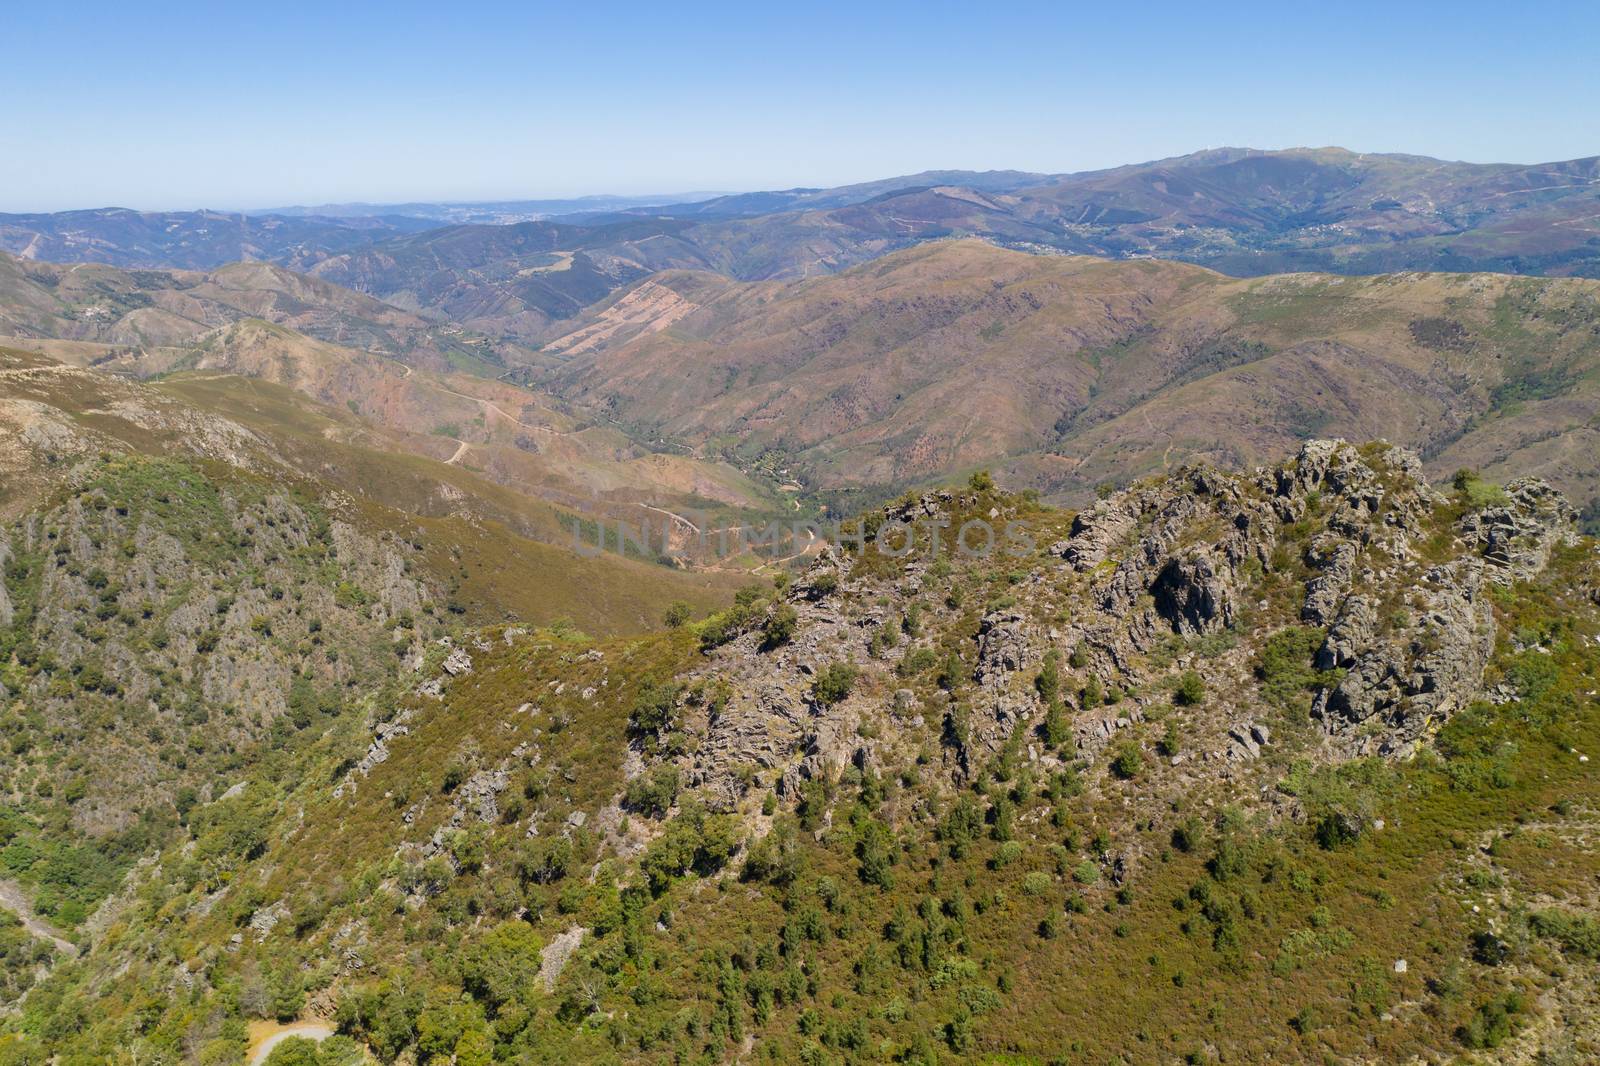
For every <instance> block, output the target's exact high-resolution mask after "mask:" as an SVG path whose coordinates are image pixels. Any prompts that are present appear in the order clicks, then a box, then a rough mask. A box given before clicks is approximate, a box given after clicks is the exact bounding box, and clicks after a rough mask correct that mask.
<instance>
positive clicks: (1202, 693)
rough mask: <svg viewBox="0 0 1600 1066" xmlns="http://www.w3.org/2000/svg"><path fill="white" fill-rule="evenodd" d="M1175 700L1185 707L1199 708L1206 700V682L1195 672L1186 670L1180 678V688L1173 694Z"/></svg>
mask: <svg viewBox="0 0 1600 1066" xmlns="http://www.w3.org/2000/svg"><path fill="white" fill-rule="evenodd" d="M1173 699H1175V700H1177V702H1178V703H1179V704H1181V705H1182V706H1184V707H1198V706H1199V705H1200V704H1202V703H1204V702H1205V700H1206V682H1205V679H1204V678H1202V677H1201V676H1200V675H1199V674H1197V673H1195V672H1194V671H1193V670H1186V671H1184V674H1183V676H1182V677H1180V678H1178V687H1177V689H1176V690H1175V691H1174V692H1173Z"/></svg>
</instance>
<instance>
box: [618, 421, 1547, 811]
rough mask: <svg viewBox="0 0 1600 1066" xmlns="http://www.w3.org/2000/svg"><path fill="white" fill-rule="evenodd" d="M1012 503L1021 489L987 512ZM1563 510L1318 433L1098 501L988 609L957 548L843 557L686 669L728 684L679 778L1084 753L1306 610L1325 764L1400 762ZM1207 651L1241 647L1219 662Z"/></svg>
mask: <svg viewBox="0 0 1600 1066" xmlns="http://www.w3.org/2000/svg"><path fill="white" fill-rule="evenodd" d="M978 504H979V498H978V494H976V493H971V492H969V493H965V494H962V493H951V492H944V493H939V494H930V495H926V496H922V497H920V498H918V499H916V500H914V501H910V502H909V503H907V504H904V505H902V506H900V507H899V508H897V509H893V510H891V511H890V512H889V513H888V514H887V516H886V518H887V519H889V520H894V521H909V520H912V519H917V518H920V519H924V520H933V519H938V520H941V521H944V522H947V523H952V524H955V525H959V524H960V522H961V521H963V520H964V518H965V517H966V515H967V514H968V512H970V511H971V509H972V508H973V507H974V506H977V505H978ZM1016 517H1018V515H1017V511H1016V508H1015V505H1014V504H1011V505H1007V506H1006V508H1005V509H1003V510H995V511H994V512H993V516H992V519H991V520H992V521H995V522H1004V521H1007V520H1011V519H1014V518H1016ZM1572 521H1573V512H1572V509H1571V507H1570V506H1568V505H1567V503H1566V502H1565V500H1563V499H1562V497H1561V496H1560V495H1559V494H1558V493H1555V492H1554V491H1553V490H1552V489H1550V487H1549V486H1548V485H1546V484H1544V483H1543V482H1541V481H1537V480H1524V481H1519V482H1514V483H1513V484H1512V485H1510V486H1508V488H1507V489H1506V490H1505V492H1504V494H1503V499H1498V500H1497V501H1495V502H1494V503H1492V504H1491V505H1488V506H1480V507H1473V506H1469V505H1467V504H1465V503H1462V502H1461V501H1458V500H1456V499H1455V498H1454V497H1451V496H1448V495H1446V494H1445V493H1443V492H1441V491H1439V490H1437V489H1435V488H1433V487H1432V486H1430V485H1429V484H1428V482H1427V481H1426V479H1425V478H1424V477H1423V475H1422V469H1421V464H1420V462H1419V461H1418V459H1417V457H1416V456H1415V455H1414V454H1412V453H1410V452H1407V451H1405V450H1403V449H1400V448H1396V447H1391V446H1388V445H1382V444H1379V445H1370V446H1366V447H1362V448H1357V447H1355V446H1353V445H1350V444H1347V443H1344V442H1339V441H1311V442H1308V443H1307V444H1306V445H1305V446H1304V447H1303V448H1302V449H1301V451H1300V453H1299V454H1298V455H1297V456H1296V457H1295V458H1294V459H1293V460H1291V461H1289V462H1287V463H1285V464H1283V465H1280V466H1276V467H1270V468H1265V469H1262V470H1258V471H1255V472H1253V473H1247V474H1227V473H1223V472H1220V471H1217V470H1214V469H1210V468H1204V467H1202V468H1194V469H1187V470H1183V471H1180V472H1178V473H1176V474H1174V475H1172V476H1170V477H1166V478H1162V479H1159V480H1155V481H1151V482H1149V483H1145V484H1141V485H1138V486H1135V487H1133V488H1131V489H1129V490H1127V491H1124V492H1120V493H1117V494H1115V495H1113V496H1111V497H1109V498H1107V499H1104V500H1102V501H1100V502H1099V503H1097V504H1096V505H1095V506H1094V507H1092V508H1090V509H1089V510H1087V511H1084V512H1082V513H1079V514H1077V515H1075V516H1073V517H1072V518H1071V523H1070V531H1069V532H1068V535H1067V536H1065V537H1063V538H1060V539H1057V540H1054V541H1052V542H1051V543H1050V547H1049V549H1048V550H1047V551H1046V552H1045V553H1044V554H1043V556H1042V557H1041V558H1040V559H1038V560H1037V561H1033V560H1021V561H1018V562H1017V564H1016V565H1017V566H1018V567H1019V570H1018V571H1017V572H1016V574H1014V575H1013V576H1014V577H1015V578H1016V583H1015V584H1007V585H1006V587H1005V593H1004V595H1003V596H999V597H997V599H998V600H1000V601H1002V602H997V603H995V604H993V605H988V608H987V609H983V610H977V609H975V606H976V605H974V604H971V603H956V602H953V597H947V596H946V595H945V591H946V589H945V587H944V579H943V578H941V577H939V576H936V575H944V574H948V573H949V572H950V571H949V569H948V568H949V567H950V565H951V562H950V560H946V561H944V562H942V563H941V562H933V561H931V560H930V559H928V558H926V557H918V556H917V555H915V554H913V555H912V556H910V557H908V559H907V562H906V563H905V565H904V566H903V567H900V568H896V569H895V571H894V572H893V573H891V574H888V575H885V574H884V573H883V572H882V569H881V568H876V569H874V568H873V567H870V566H868V565H867V563H866V561H865V560H864V559H861V558H854V559H851V558H846V559H842V560H841V558H840V557H838V556H836V555H834V554H833V553H829V554H827V555H825V556H823V557H822V558H821V559H819V560H818V561H817V562H816V563H815V565H814V567H813V570H812V572H811V573H810V574H808V575H807V576H806V577H805V578H804V579H802V580H800V581H798V582H797V583H796V584H795V586H794V587H793V588H792V589H791V590H790V592H789V593H788V595H787V597H786V605H787V607H789V608H792V609H793V610H794V611H795V612H796V616H797V620H798V621H797V624H796V627H795V635H794V636H793V637H792V639H789V640H787V641H785V642H783V643H781V644H779V645H777V646H774V645H773V644H772V642H771V641H770V640H769V639H768V638H767V637H766V636H765V635H764V633H763V632H762V630H761V629H760V628H759V626H756V625H752V626H751V631H750V632H747V633H745V634H743V635H741V636H738V637H737V638H736V639H734V640H732V641H731V642H729V643H727V644H726V645H724V646H722V647H720V648H718V649H717V650H716V651H715V652H713V653H712V654H711V656H710V657H709V658H708V660H707V661H706V663H705V664H704V666H703V667H701V668H700V669H699V670H698V671H696V672H695V674H694V675H693V676H692V678H691V679H690V680H691V684H700V685H705V684H710V683H712V682H715V683H716V684H717V685H720V686H722V689H723V694H722V696H721V697H720V698H719V699H718V700H716V701H713V702H709V703H708V702H706V701H695V700H693V699H692V698H690V697H689V696H687V695H686V696H684V697H683V698H682V706H681V708H680V715H679V720H678V727H679V728H680V729H681V731H682V733H683V734H684V735H685V736H686V737H688V738H690V740H689V744H688V746H689V747H690V748H691V749H692V753H687V754H681V755H677V756H670V757H671V758H672V759H673V760H674V761H675V762H676V764H677V765H678V766H679V767H680V769H681V770H682V772H683V775H684V781H685V783H686V784H687V785H689V786H692V787H703V788H706V789H708V790H709V791H710V792H711V793H712V794H714V795H718V796H721V797H723V799H724V800H725V801H726V802H727V803H729V804H733V803H734V802H735V800H736V798H737V796H738V795H739V794H740V792H741V785H740V782H741V781H745V782H747V781H748V780H749V775H750V771H751V769H754V770H756V771H759V772H760V773H764V774H770V775H771V776H772V777H773V779H774V780H775V781H776V782H777V785H778V788H779V791H780V792H781V793H783V794H785V795H789V796H793V795H795V794H796V792H797V789H798V786H799V785H800V784H801V783H802V782H804V781H806V780H811V779H815V778H821V777H826V776H827V775H829V774H833V773H837V772H838V771H839V770H840V769H842V768H845V767H849V766H855V767H857V768H871V767H873V766H875V765H883V764H891V763H894V762H896V761H898V760H902V759H905V758H914V757H915V756H916V753H917V752H918V751H927V750H938V751H939V752H941V753H942V754H941V756H940V758H941V760H942V762H943V763H944V764H945V765H946V766H947V768H948V769H949V771H950V772H951V773H954V774H956V775H957V776H960V775H961V774H963V773H965V772H967V769H968V768H969V767H971V766H972V765H975V762H974V756H975V754H976V753H978V752H982V753H986V754H985V757H989V756H992V755H994V754H996V753H999V752H1001V751H1002V750H1004V749H1005V748H1006V747H1007V746H1008V745H1010V746H1012V747H1015V748H1017V749H1018V750H1020V751H1022V752H1024V753H1025V756H1026V757H1027V758H1030V759H1032V760H1034V761H1036V762H1038V763H1039V764H1040V765H1041V767H1042V768H1044V769H1048V768H1050V767H1052V766H1056V765H1061V764H1063V763H1065V762H1070V761H1073V760H1075V759H1087V760H1090V761H1093V760H1095V759H1097V758H1098V757H1099V756H1100V755H1101V753H1103V752H1105V751H1106V750H1107V749H1108V747H1110V746H1111V745H1112V744H1113V742H1114V741H1116V739H1117V738H1118V735H1119V734H1120V733H1122V732H1123V731H1126V730H1128V729H1129V728H1130V727H1132V726H1135V725H1138V724H1139V723H1140V722H1142V721H1143V720H1144V719H1145V718H1146V717H1147V715H1148V714H1149V713H1150V712H1151V711H1152V710H1164V709H1166V704H1167V702H1168V699H1169V693H1168V690H1169V689H1170V687H1171V684H1172V683H1173V679H1174V678H1175V676H1176V675H1177V673H1178V672H1180V670H1181V668H1195V667H1203V668H1206V669H1208V670H1212V671H1219V672H1221V673H1222V675H1223V676H1226V671H1228V670H1229V669H1235V670H1238V672H1239V673H1241V674H1244V676H1248V673H1247V671H1245V670H1242V669H1239V667H1240V666H1241V663H1242V661H1243V660H1244V659H1246V658H1248V656H1249V655H1251V654H1254V653H1255V652H1256V651H1257V650H1259V647H1260V646H1261V644H1262V642H1263V641H1264V640H1265V639H1266V638H1267V637H1268V636H1269V635H1270V634H1271V633H1272V632H1274V631H1276V630H1278V629H1281V628H1284V627H1288V626H1293V625H1299V626H1304V627H1309V628H1311V629H1313V630H1316V631H1319V632H1321V633H1322V634H1323V636H1322V638H1321V640H1320V647H1319V648H1318V649H1317V650H1316V653H1315V656H1314V663H1310V664H1307V665H1308V667H1311V666H1314V667H1315V669H1317V670H1319V671H1321V675H1320V676H1321V678H1322V681H1323V684H1322V685H1320V686H1319V687H1317V688H1316V690H1315V692H1314V694H1309V695H1308V707H1307V709H1308V710H1309V713H1310V714H1311V715H1312V716H1313V718H1314V719H1315V721H1316V723H1317V724H1318V725H1319V726H1320V728H1321V730H1322V732H1323V733H1324V734H1325V736H1326V743H1327V745H1328V757H1329V758H1334V757H1340V758H1343V757H1350V756H1354V755H1359V754H1367V753H1381V754H1387V755H1401V754H1404V753H1406V752H1409V751H1411V750H1413V749H1414V748H1415V746H1416V745H1417V744H1418V743H1421V742H1423V741H1424V740H1425V739H1426V738H1427V736H1428V735H1429V734H1430V733H1431V732H1432V731H1434V730H1436V729H1437V728H1438V727H1439V726H1440V725H1441V724H1442V723H1443V722H1444V721H1445V720H1447V719H1448V718H1449V717H1450V716H1451V715H1452V714H1453V713H1454V712H1455V711H1457V710H1460V709H1461V708H1462V707H1464V706H1466V705H1467V704H1469V703H1470V702H1471V701H1472V700H1474V699H1476V698H1477V697H1478V696H1479V694H1480V689H1481V687H1482V681H1483V674H1484V669H1485V666H1486V664H1487V662H1488V660H1489V657H1490V655H1491V653H1492V652H1493V650H1494V644H1495V625H1494V617H1493V612H1492V607H1491V603H1490V590H1491V589H1492V588H1493V587H1495V586H1496V585H1501V584H1505V583H1508V582H1512V581H1517V580H1523V579H1527V578H1531V577H1534V576H1536V575H1537V574H1538V573H1539V571H1540V570H1541V569H1542V568H1543V567H1544V565H1545V564H1546V563H1547V562H1548V560H1549V558H1550V555H1551V552H1552V551H1553V550H1555V549H1556V547H1557V546H1559V545H1561V544H1563V543H1567V542H1569V541H1571V540H1572V539H1573V537H1574V533H1573V530H1572ZM872 550H873V549H872V548H870V547H869V548H868V549H867V552H871V551H872ZM954 561H955V565H956V567H957V570H958V571H959V569H960V566H961V561H960V559H959V558H956V559H955V560H954ZM995 565H996V566H1003V565H1005V564H1004V563H996V564H995ZM968 569H969V570H970V569H972V568H971V567H969V568H968ZM823 576H826V578H827V579H826V580H820V581H819V580H818V578H819V577H823ZM1009 580H1010V579H1009V578H1008V581H1009ZM835 585H837V589H836V591H830V592H827V593H825V594H822V595H819V594H818V593H817V591H816V590H817V589H818V588H819V587H821V588H827V589H834V588H835ZM778 609H780V608H778V607H777V606H773V607H772V608H769V611H771V610H778ZM912 615H915V616H917V617H918V619H919V622H918V625H917V626H915V627H913V626H910V625H908V624H907V622H906V619H907V618H908V617H909V616H912ZM1208 646H1211V647H1216V648H1219V649H1230V648H1231V649H1234V650H1232V651H1228V650H1223V651H1219V652H1217V653H1216V656H1217V657H1216V658H1215V660H1214V661H1207V652H1206V651H1205V649H1206V648H1207V647H1208ZM1240 649H1243V650H1240ZM952 653H953V654H954V655H955V656H956V659H957V661H958V663H959V674H960V676H959V677H954V678H952V677H944V678H941V680H940V682H939V683H932V682H931V678H932V669H931V667H930V666H928V665H927V663H929V662H939V661H942V660H943V658H944V657H945V656H947V655H949V654H952ZM1047 656H1051V657H1052V658H1054V659H1055V660H1057V661H1059V662H1060V663H1062V664H1070V665H1063V666H1062V668H1061V670H1062V674H1063V677H1064V682H1063V695H1062V696H1061V697H1060V701H1061V703H1062V704H1063V705H1064V707H1065V709H1066V710H1067V711H1068V712H1069V716H1070V718H1071V721H1072V731H1073V740H1072V743H1071V744H1070V745H1068V746H1067V747H1066V748H1064V749H1062V750H1060V751H1058V752H1055V753H1052V752H1049V751H1048V750H1046V748H1047V746H1046V745H1045V744H1044V743H1043V742H1042V740H1041V739H1040V737H1039V735H1038V733H1039V729H1040V727H1041V723H1042V721H1043V718H1044V716H1045V715H1046V713H1047V712H1048V710H1049V707H1048V701H1047V700H1046V699H1044V698H1042V697H1041V695H1040V693H1039V692H1038V691H1037V689H1036V686H1035V685H1034V678H1035V677H1036V676H1037V675H1038V674H1039V673H1040V671H1041V670H1042V669H1043V668H1044V663H1045V659H1046V657H1047ZM836 662H838V663H847V664H849V666H850V667H851V668H852V669H854V670H855V671H857V672H858V674H859V677H858V679H857V681H856V682H855V684H854V685H853V686H852V692H851V695H850V696H849V697H848V698H845V699H842V700H839V701H837V702H826V703H825V702H823V701H819V700H818V699H817V697H816V696H815V693H814V686H815V681H816V678H817V677H818V676H819V674H820V673H821V672H823V671H824V670H826V669H827V668H828V667H829V666H830V665H831V664H833V663H836ZM917 662H923V663H924V665H923V667H922V668H921V669H915V668H912V667H913V666H914V664H915V663H917ZM908 664H910V665H908ZM1253 689H1254V686H1253V685H1245V686H1242V687H1240V688H1239V689H1237V690H1236V691H1232V692H1228V693H1227V694H1226V695H1222V694H1219V697H1218V698H1214V699H1213V700H1212V701H1211V705H1210V707H1209V708H1208V712H1209V713H1208V715H1207V716H1206V718H1207V719H1209V720H1206V719H1201V720H1198V721H1196V722H1195V723H1193V725H1192V726H1191V728H1192V729H1193V730H1194V731H1196V732H1198V733H1202V734H1210V735H1212V736H1214V738H1215V739H1214V743H1215V747H1214V748H1212V749H1210V750H1209V751H1208V752H1207V753H1206V754H1211V755H1215V756H1216V757H1217V758H1224V759H1225V758H1228V757H1230V756H1240V755H1243V756H1253V755H1256V754H1259V750H1260V745H1261V741H1260V740H1259V739H1258V735H1259V731H1260V730H1261V729H1262V728H1264V727H1262V726H1261V725H1260V722H1259V721H1258V719H1259V720H1264V719H1266V718H1267V717H1268V716H1269V715H1270V714H1271V713H1274V712H1271V711H1270V709H1269V708H1266V707H1263V706H1262V705H1261V699H1260V697H1259V695H1258V694H1256V693H1255V692H1254V691H1253ZM1108 701H1115V702H1108ZM1253 730H1255V731H1256V732H1254V733H1253ZM1266 731H1267V732H1268V733H1270V729H1268V730H1266ZM952 741H954V742H953V743H952ZM1202 757H1203V756H1202ZM644 765H645V763H641V764H640V766H641V768H642V767H643V766H644Z"/></svg>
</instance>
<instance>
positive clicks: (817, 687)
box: [811, 662, 861, 709]
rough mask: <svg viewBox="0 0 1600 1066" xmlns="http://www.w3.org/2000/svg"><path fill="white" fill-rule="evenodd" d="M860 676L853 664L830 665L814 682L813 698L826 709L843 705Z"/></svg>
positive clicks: (812, 685) (835, 663)
mask: <svg viewBox="0 0 1600 1066" xmlns="http://www.w3.org/2000/svg"><path fill="white" fill-rule="evenodd" d="M860 675H861V671H860V670H859V669H858V668H857V667H856V666H855V664H853V663H846V662H834V663H829V664H828V665H827V666H825V667H823V669H822V672H821V673H819V674H817V676H816V677H815V678H814V679H813V680H812V682H811V698H812V699H814V700H816V701H817V705H818V706H820V707H822V708H824V709H826V708H830V707H833V706H835V705H837V704H839V703H842V702H843V701H844V699H845V697H847V696H849V695H850V690H851V689H852V688H853V687H854V686H855V683H856V678H857V677H859V676H860Z"/></svg>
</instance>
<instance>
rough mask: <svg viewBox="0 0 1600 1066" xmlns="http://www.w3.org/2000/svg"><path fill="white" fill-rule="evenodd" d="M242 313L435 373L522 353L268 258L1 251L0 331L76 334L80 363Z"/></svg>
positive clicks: (195, 335)
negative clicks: (142, 261)
mask: <svg viewBox="0 0 1600 1066" xmlns="http://www.w3.org/2000/svg"><path fill="white" fill-rule="evenodd" d="M246 318H255V319H263V320H266V321H270V322H272V323H273V324H275V325H280V326H285V327H288V328H290V329H293V330H296V331H298V332H301V333H305V334H307V335H309V336H312V337H315V338H317V339H318V340H322V341H325V342H327V343H330V344H339V345H345V346H352V347H357V348H362V349H366V350H370V351H375V352H378V353H381V354H384V355H386V356H389V357H391V358H394V359H398V360H400V361H403V362H405V363H408V364H411V365H414V366H417V367H419V368H426V369H432V370H436V371H447V370H452V369H482V368H486V367H494V368H495V370H496V372H498V371H499V370H500V369H501V368H503V366H504V365H505V362H506V361H507V360H508V359H509V360H511V361H512V362H518V361H520V360H521V359H522V358H525V356H524V355H523V353H520V352H518V351H517V350H516V349H514V348H512V347H511V346H507V345H501V344H497V343H495V342H492V341H490V340H489V339H488V338H485V337H482V336H479V335H475V334H472V333H470V332H467V331H464V330H462V329H461V328H460V327H457V326H448V325H446V326H439V325H437V324H434V323H431V322H429V321H427V320H425V319H423V318H421V317H419V316H417V315H415V314H411V313H408V312H405V311H401V310H400V309H398V308H396V307H394V306H393V305H391V304H387V303H384V302H382V301H380V300H377V299H374V298H373V297H371V296H364V295H362V294H360V293H356V292H352V291H351V290H349V289H344V288H341V287H339V286H337V285H332V284H329V283H327V282H325V281H320V280H318V279H316V278H311V277H307V276H306V275H303V274H296V273H294V272H292V271H289V270H285V269H283V268H281V267H275V266H269V265H267V264H265V263H232V264H230V265H227V266H223V267H220V268H218V269H215V270H211V271H208V272H205V273H200V272H194V271H179V270H171V271H164V270H131V271H129V270H122V269H119V268H116V267H110V266H102V265H99V264H95V263H76V264H71V265H57V264H54V263H46V262H35V261H29V260H23V259H17V258H13V257H11V256H6V255H3V254H0V336H9V338H10V342H11V343H13V344H16V343H24V342H27V341H30V340H58V341H70V342H73V343H71V344H64V345H59V346H57V348H56V353H55V354H59V355H60V356H61V357H63V358H71V359H72V360H73V361H76V362H80V363H96V364H98V363H105V362H109V361H111V360H113V359H117V358H119V357H120V358H127V357H138V358H148V357H149V356H151V355H152V354H155V355H162V354H170V353H162V352H159V351H155V350H159V349H170V348H182V347H185V346H188V345H191V344H193V343H195V342H196V341H197V340H199V339H200V338H202V337H203V336H205V335H206V334H208V333H210V332H212V331H213V330H216V329H218V328H219V327H222V326H225V325H228V324H230V323H234V322H238V321H241V320H243V319H246Z"/></svg>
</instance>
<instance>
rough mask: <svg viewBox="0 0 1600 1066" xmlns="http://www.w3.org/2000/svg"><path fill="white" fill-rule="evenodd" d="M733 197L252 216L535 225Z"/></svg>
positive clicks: (461, 204)
mask: <svg viewBox="0 0 1600 1066" xmlns="http://www.w3.org/2000/svg"><path fill="white" fill-rule="evenodd" d="M729 195H730V194H728V193H722V192H686V193H669V194H660V195H652V196H577V197H570V198H567V199H552V200H472V201H412V202H409V203H400V204H367V203H347V204H318V205H316V206H313V207H269V208H264V209H262V210H258V211H250V212H247V214H251V215H278V216H282V217H285V218H338V219H357V218H383V217H387V216H394V215H399V216H403V217H405V218H415V219H425V220H428V221H432V222H440V223H462V222H488V223H495V224H505V223H510V222H532V221H536V220H538V219H543V218H550V217H551V216H555V215H595V214H603V213H607V212H616V211H634V210H642V209H646V208H659V207H672V208H673V209H674V210H681V209H682V208H683V207H684V206H685V205H690V204H695V203H697V202H699V201H703V200H704V201H714V200H719V199H725V198H727V197H728V196H729Z"/></svg>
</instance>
